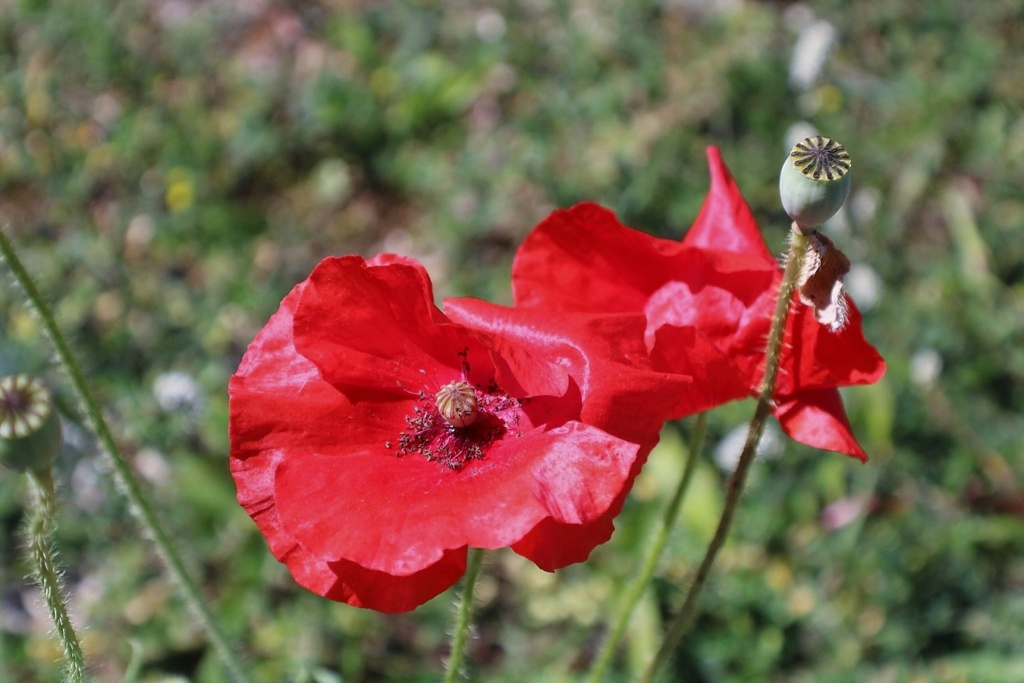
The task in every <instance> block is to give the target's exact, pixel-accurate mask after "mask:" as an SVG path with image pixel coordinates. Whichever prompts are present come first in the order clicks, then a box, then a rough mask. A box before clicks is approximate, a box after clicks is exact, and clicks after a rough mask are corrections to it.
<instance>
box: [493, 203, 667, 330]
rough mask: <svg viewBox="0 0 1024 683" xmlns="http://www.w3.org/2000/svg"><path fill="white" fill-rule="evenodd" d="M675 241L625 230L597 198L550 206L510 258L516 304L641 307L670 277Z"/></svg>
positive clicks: (606, 308)
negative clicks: (564, 206) (559, 207)
mask: <svg viewBox="0 0 1024 683" xmlns="http://www.w3.org/2000/svg"><path fill="white" fill-rule="evenodd" d="M681 250H682V246H681V245H680V244H679V242H675V241H672V240H661V239H657V238H654V237H651V236H650V235H647V234H644V233H642V232H638V231H636V230H631V229H629V228H626V227H624V226H623V225H622V224H620V223H619V221H618V219H617V218H616V217H615V214H614V213H612V212H611V211H609V210H608V209H605V208H602V207H600V206H598V205H597V204H591V203H582V204H577V205H576V206H573V207H572V208H570V209H562V210H558V211H554V212H553V213H552V214H551V215H550V216H548V217H547V218H545V219H544V220H543V221H542V222H541V223H540V224H539V225H537V227H536V228H534V229H533V231H531V232H530V234H529V235H528V236H527V238H526V239H525V240H524V241H523V244H522V245H521V246H520V247H519V249H518V251H516V255H515V260H514V261H513V263H512V292H513V297H514V299H515V303H516V306H518V307H524V308H542V309H548V310H555V311H594V312H598V313H614V312H636V311H641V310H643V307H644V304H645V302H646V301H647V297H648V295H649V294H650V293H651V292H653V291H654V290H656V289H657V288H658V287H660V286H661V285H662V284H663V283H664V282H665V281H666V280H669V279H671V278H672V273H673V271H674V270H675V268H676V265H675V263H674V261H673V259H672V257H673V256H674V255H676V254H678V253H680V252H681Z"/></svg>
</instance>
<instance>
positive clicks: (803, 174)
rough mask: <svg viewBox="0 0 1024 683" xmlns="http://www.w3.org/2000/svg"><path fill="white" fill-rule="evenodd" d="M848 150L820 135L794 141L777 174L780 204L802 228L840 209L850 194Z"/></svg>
mask: <svg viewBox="0 0 1024 683" xmlns="http://www.w3.org/2000/svg"><path fill="white" fill-rule="evenodd" d="M850 163H851V162H850V154H849V153H848V152H847V151H846V148H845V147H843V146H842V145H841V144H839V143H838V142H836V141H835V140H832V139H831V138H826V137H823V136H821V135H816V136H815V137H813V138H804V139H803V140H802V141H801V142H798V143H796V145H794V146H793V149H792V150H791V151H790V153H789V157H788V158H787V159H786V162H785V163H784V164H783V165H782V172H781V173H780V174H779V194H780V196H781V197H782V208H784V209H785V210H786V213H788V214H789V217H790V218H792V219H793V222H794V223H796V224H797V227H799V228H800V229H801V231H804V232H807V231H810V230H811V229H812V228H816V227H818V226H819V225H821V224H822V223H824V222H825V221H827V220H828V219H829V218H832V216H834V215H835V214H836V211H839V208H840V207H841V206H842V205H843V202H845V201H846V196H847V195H848V194H850V175H849V171H850Z"/></svg>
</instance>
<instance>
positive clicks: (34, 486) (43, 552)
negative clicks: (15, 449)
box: [26, 468, 86, 683]
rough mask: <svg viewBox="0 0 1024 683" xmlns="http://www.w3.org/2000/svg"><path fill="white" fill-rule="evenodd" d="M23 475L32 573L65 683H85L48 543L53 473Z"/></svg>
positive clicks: (53, 500) (53, 497) (82, 662)
mask: <svg viewBox="0 0 1024 683" xmlns="http://www.w3.org/2000/svg"><path fill="white" fill-rule="evenodd" d="M26 474H27V475H28V482H29V488H30V489H31V492H32V503H31V505H32V507H31V511H30V513H29V518H28V523H27V526H26V528H27V536H28V554H29V558H30V559H31V560H32V572H33V574H34V578H35V580H36V583H38V584H39V590H40V592H41V593H42V594H43V600H44V601H45V602H46V607H47V609H48V610H49V612H50V619H51V620H52V621H53V626H54V631H55V633H56V634H57V639H58V640H59V641H60V645H61V648H62V649H63V650H64V661H65V666H66V675H65V680H66V681H68V683H82V682H83V681H85V680H86V677H85V656H84V655H83V654H82V645H81V643H80V642H79V640H78V634H77V633H75V627H74V625H72V623H71V617H70V616H69V615H68V606H67V600H65V598H64V592H63V591H62V590H61V588H60V575H59V572H58V571H57V563H56V560H55V559H54V553H53V546H52V545H51V543H50V534H51V533H52V532H53V527H54V511H55V510H56V507H57V503H56V499H57V494H56V491H55V490H54V487H53V472H52V471H51V470H50V469H49V468H47V469H46V470H44V471H42V472H34V471H32V470H27V471H26Z"/></svg>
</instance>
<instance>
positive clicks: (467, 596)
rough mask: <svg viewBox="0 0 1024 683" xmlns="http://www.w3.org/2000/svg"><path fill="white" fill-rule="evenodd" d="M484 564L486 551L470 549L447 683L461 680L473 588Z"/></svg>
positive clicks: (449, 661) (471, 617)
mask: <svg viewBox="0 0 1024 683" xmlns="http://www.w3.org/2000/svg"><path fill="white" fill-rule="evenodd" d="M483 564H484V551H483V550H481V549H480V548H470V549H469V564H468V565H467V566H466V576H465V577H464V578H463V579H462V597H461V598H460V599H459V605H458V608H457V611H456V614H455V630H454V631H453V632H452V651H451V654H450V655H449V657H448V670H447V671H446V672H445V676H444V680H445V683H454V682H455V681H457V680H459V677H460V676H461V670H462V660H463V659H465V655H466V641H467V640H468V639H469V628H470V623H471V622H472V619H473V606H474V601H473V589H474V588H475V587H476V580H477V577H479V576H480V568H481V567H482V566H483Z"/></svg>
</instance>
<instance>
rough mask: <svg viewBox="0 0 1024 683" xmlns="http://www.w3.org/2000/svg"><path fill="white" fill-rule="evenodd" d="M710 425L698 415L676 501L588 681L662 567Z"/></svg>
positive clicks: (604, 664)
mask: <svg viewBox="0 0 1024 683" xmlns="http://www.w3.org/2000/svg"><path fill="white" fill-rule="evenodd" d="M707 426H708V414H707V413H706V412H703V413H700V414H699V415H697V422H696V424H695V425H694V428H693V437H692V440H691V441H690V448H689V453H688V454H687V457H686V465H685V466H684V468H683V476H682V477H681V478H680V479H679V486H677V487H676V490H675V493H674V494H673V495H672V500H671V501H669V504H668V507H666V508H665V514H664V516H663V517H662V519H661V526H660V527H659V528H658V531H657V533H656V534H655V536H654V538H653V539H652V540H651V544H650V545H649V546H648V548H647V554H646V555H645V556H644V561H643V565H642V566H641V569H640V573H639V574H638V575H637V576H636V578H635V579H634V580H633V582H632V583H631V584H630V585H629V588H628V589H627V590H626V593H625V594H624V595H623V597H622V600H621V601H620V602H619V608H618V610H617V611H616V613H615V618H614V619H613V620H612V626H611V628H610V629H609V631H608V635H607V637H606V638H605V640H604V643H603V644H602V646H601V651H600V652H599V653H598V654H597V657H596V659H595V660H594V666H593V667H592V668H591V670H590V675H589V676H588V677H587V683H598V681H600V680H601V679H602V678H603V677H604V675H605V673H607V671H608V667H609V666H610V665H611V662H612V658H613V657H614V656H615V651H616V649H617V647H618V644H619V641H620V640H621V639H622V634H623V633H624V632H625V630H626V626H627V625H628V624H629V617H630V615H632V614H633V609H634V608H635V607H636V603H637V602H638V601H639V600H640V596H642V595H643V593H644V590H645V589H646V588H647V586H648V585H650V582H651V577H652V576H654V570H655V568H656V567H657V566H658V560H659V559H660V558H661V554H662V553H663V552H664V550H665V544H666V543H668V537H669V533H670V532H671V531H672V527H674V526H675V523H676V520H677V519H678V518H679V508H680V507H681V506H682V502H683V498H684V497H685V495H686V491H687V489H689V488H690V482H691V481H692V480H693V473H694V472H696V471H697V456H699V455H700V452H701V450H703V448H704V434H705V432H706V431H707Z"/></svg>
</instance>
